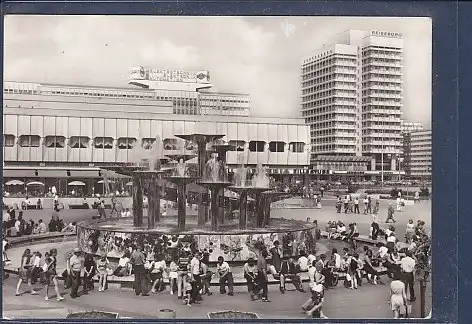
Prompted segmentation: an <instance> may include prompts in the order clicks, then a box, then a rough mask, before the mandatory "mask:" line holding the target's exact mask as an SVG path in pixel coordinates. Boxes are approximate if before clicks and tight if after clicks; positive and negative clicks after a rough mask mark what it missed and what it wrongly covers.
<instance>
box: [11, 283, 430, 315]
mask: <svg viewBox="0 0 472 324" xmlns="http://www.w3.org/2000/svg"><path fill="white" fill-rule="evenodd" d="M15 284H16V279H15V278H14V277H10V278H9V279H6V280H5V282H4V286H3V312H4V313H3V315H4V316H5V317H10V318H11V317H14V318H17V319H21V318H24V319H25V318H40V317H42V318H64V317H65V315H66V312H65V310H67V312H75V311H85V310H102V311H109V312H117V313H119V314H120V315H121V316H124V317H132V318H136V319H150V318H156V317H157V314H158V312H159V310H160V309H164V308H167V309H173V310H175V311H176V313H177V318H181V319H183V318H188V319H205V318H206V314H207V313H208V312H213V311H224V310H239V311H248V312H254V313H257V314H259V315H260V317H261V318H272V319H275V318H292V319H297V318H305V317H304V315H303V313H302V312H301V308H300V307H301V305H302V304H303V303H304V302H305V301H306V299H307V298H308V296H309V294H308V293H300V292H298V291H288V292H286V293H285V294H284V295H282V294H281V293H280V292H279V291H278V289H277V287H276V286H269V299H270V300H271V301H272V302H271V303H263V302H261V301H255V302H252V301H250V299H249V295H248V293H247V291H246V289H245V287H235V295H234V296H233V297H230V296H227V295H220V294H219V293H218V291H217V290H216V289H215V288H213V289H212V291H213V295H212V296H206V297H204V301H203V302H202V303H201V304H199V305H193V306H191V307H189V306H186V305H183V303H182V301H181V300H178V299H177V298H176V296H175V295H174V296H171V295H170V294H169V292H168V291H164V292H162V293H160V294H156V295H154V294H151V295H150V296H148V297H142V296H139V297H137V296H136V295H135V294H134V292H133V291H132V290H131V289H123V288H122V289H109V290H107V291H105V292H98V291H97V290H94V291H92V292H91V293H90V294H89V295H84V296H80V297H79V298H76V299H71V298H69V296H68V294H67V293H68V291H64V290H63V289H62V291H61V293H65V295H64V296H65V300H64V301H62V302H57V301H56V300H55V299H53V298H50V300H49V301H45V300H44V295H43V292H42V291H40V294H39V295H36V296H32V295H29V294H24V295H22V296H15ZM305 288H307V287H306V284H305ZM23 289H27V288H26V286H24V287H23ZM428 291H429V295H430V291H431V289H430V288H428ZM50 294H53V289H50ZM388 300H389V288H388V285H376V286H374V285H370V284H366V283H365V284H364V286H362V287H360V288H359V289H357V290H350V289H346V288H344V287H342V286H341V284H340V285H338V287H336V288H334V289H330V290H327V291H326V293H325V304H324V307H323V311H324V313H325V314H326V316H328V317H329V318H337V319H341V318H351V319H360V318H376V319H389V318H392V312H391V311H390V307H389V304H388ZM33 305H34V306H33ZM430 305H431V304H430V302H429V303H427V312H429V309H430V307H431V306H430ZM413 315H415V316H418V315H419V299H417V301H416V302H415V303H414V304H413Z"/></svg>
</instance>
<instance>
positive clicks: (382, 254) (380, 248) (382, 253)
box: [379, 243, 388, 259]
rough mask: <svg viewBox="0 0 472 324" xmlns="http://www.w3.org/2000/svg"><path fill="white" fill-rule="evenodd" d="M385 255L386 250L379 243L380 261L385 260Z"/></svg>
mask: <svg viewBox="0 0 472 324" xmlns="http://www.w3.org/2000/svg"><path fill="white" fill-rule="evenodd" d="M387 253H388V248H387V247H386V246H385V245H384V244H383V243H379V257H380V258H381V259H385V257H386V256H387Z"/></svg>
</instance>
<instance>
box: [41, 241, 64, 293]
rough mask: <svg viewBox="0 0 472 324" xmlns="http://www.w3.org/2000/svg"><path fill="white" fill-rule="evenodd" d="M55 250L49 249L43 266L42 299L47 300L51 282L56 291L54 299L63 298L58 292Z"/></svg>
mask: <svg viewBox="0 0 472 324" xmlns="http://www.w3.org/2000/svg"><path fill="white" fill-rule="evenodd" d="M56 267H57V250H56V249H51V251H50V252H49V254H48V256H47V258H46V261H45V263H44V266H43V271H44V293H45V295H44V300H49V296H48V293H49V285H50V284H51V282H52V283H53V284H54V290H55V291H56V296H57V297H56V300H57V301H61V300H64V297H62V296H61V293H60V292H59V283H58V282H57V271H56Z"/></svg>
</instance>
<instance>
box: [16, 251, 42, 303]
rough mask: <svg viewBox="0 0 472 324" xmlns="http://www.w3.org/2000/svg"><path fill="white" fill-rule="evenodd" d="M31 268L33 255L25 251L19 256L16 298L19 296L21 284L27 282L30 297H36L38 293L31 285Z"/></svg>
mask: <svg viewBox="0 0 472 324" xmlns="http://www.w3.org/2000/svg"><path fill="white" fill-rule="evenodd" d="M32 266H33V255H32V254H31V251H30V249H26V250H25V252H24V253H23V255H22V256H21V265H20V271H19V279H18V284H17V285H16V294H15V295H16V296H20V288H21V284H22V283H23V282H27V283H28V286H29V287H30V288H31V295H37V294H38V293H37V292H36V290H34V288H33V287H32V285H31V269H32Z"/></svg>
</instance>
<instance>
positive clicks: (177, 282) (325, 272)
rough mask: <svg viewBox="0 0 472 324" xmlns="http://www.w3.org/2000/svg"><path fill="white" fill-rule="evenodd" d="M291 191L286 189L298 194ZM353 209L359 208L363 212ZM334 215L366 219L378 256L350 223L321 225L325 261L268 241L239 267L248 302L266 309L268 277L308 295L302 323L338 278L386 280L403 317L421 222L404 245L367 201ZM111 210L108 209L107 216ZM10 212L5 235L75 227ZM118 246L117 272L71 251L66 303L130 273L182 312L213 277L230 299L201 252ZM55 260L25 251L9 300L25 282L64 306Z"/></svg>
mask: <svg viewBox="0 0 472 324" xmlns="http://www.w3.org/2000/svg"><path fill="white" fill-rule="evenodd" d="M297 188H298V187H295V189H294V188H292V189H289V190H298V189H299V188H298V189H297ZM302 190H303V188H302ZM319 190H320V194H315V193H314V192H311V193H309V198H313V197H316V199H317V201H318V199H321V197H322V196H323V192H324V188H321V189H319ZM112 202H113V201H112ZM99 205H100V206H97V207H98V208H97V210H98V213H99V215H100V216H102V212H103V217H106V215H104V210H105V206H104V202H103V201H100V202H99ZM360 205H363V209H362V210H361V207H360ZM335 208H336V210H337V213H341V212H344V213H355V214H360V213H361V212H362V213H363V214H365V215H367V214H370V215H372V216H371V217H372V223H371V227H370V231H369V237H370V238H371V239H372V240H378V238H379V237H384V238H385V241H386V243H383V242H379V243H378V244H377V247H378V250H377V249H372V248H370V247H368V246H363V248H362V249H359V248H358V246H357V242H356V238H357V237H358V236H359V229H358V227H357V224H356V223H355V222H352V223H350V224H348V225H347V226H346V225H345V224H344V223H343V222H341V221H330V222H328V224H327V226H326V232H327V233H328V238H329V239H333V240H341V241H344V242H347V243H348V244H347V245H345V246H346V247H344V248H343V250H342V252H341V253H338V251H337V249H332V251H331V252H330V253H329V254H321V255H316V253H315V252H316V251H304V250H300V251H298V255H293V256H290V255H289V256H288V255H287V254H286V253H285V252H284V251H282V247H281V246H280V243H279V242H278V241H274V242H273V247H272V248H271V249H270V250H262V251H260V253H259V254H258V256H256V257H250V258H249V259H248V260H247V262H246V263H245V264H244V266H243V271H244V278H245V280H246V283H247V291H248V293H249V297H250V299H251V300H253V301H256V300H261V301H262V302H270V300H269V298H268V283H269V276H272V277H273V278H274V279H276V280H278V281H279V282H280V284H279V290H280V293H281V294H285V293H286V291H287V285H289V284H292V285H293V286H294V287H295V290H298V291H299V292H301V293H305V292H307V291H308V292H309V296H307V297H308V298H307V301H306V302H305V303H304V304H303V305H302V308H303V310H304V312H305V313H306V314H307V316H309V317H316V318H324V317H325V315H324V313H323V302H324V298H325V291H326V290H329V289H332V288H334V287H335V286H336V285H337V282H338V280H339V279H340V278H344V287H346V288H347V289H359V288H360V287H361V286H362V285H363V283H364V281H365V280H367V282H368V283H370V284H373V285H376V284H378V283H382V280H381V276H383V275H385V276H387V277H388V278H390V279H392V281H391V284H390V290H391V301H390V304H391V309H392V311H393V313H394V316H395V318H398V317H401V316H406V317H407V316H408V309H409V307H408V301H410V302H413V301H415V299H416V296H415V290H414V281H415V271H416V269H417V268H418V266H420V265H421V264H423V265H424V264H426V263H429V262H430V257H431V251H430V246H431V242H430V238H429V236H428V235H427V234H426V230H425V223H424V222H423V221H420V220H418V221H417V223H416V224H415V223H414V221H413V220H412V219H410V220H409V222H408V224H407V226H406V228H405V235H404V240H401V239H400V238H399V235H397V234H396V233H395V227H394V226H393V225H388V227H386V228H382V227H381V226H380V225H379V221H378V214H379V201H378V200H377V201H376V202H375V203H374V200H373V199H372V198H371V197H370V195H365V196H364V197H360V196H357V197H356V196H353V195H346V196H344V197H340V196H339V197H338V199H337V202H336V207H335ZM113 209H115V208H114V206H113V208H112V211H113ZM395 211H396V210H395V208H394V207H393V204H390V205H389V207H388V210H387V219H386V221H385V223H389V222H390V221H392V222H395V219H394V213H395ZM16 212H17V211H16V210H14V209H9V210H8V211H7V212H6V213H5V214H4V223H3V225H4V226H3V228H4V236H20V235H29V234H36V233H46V232H61V231H69V230H70V231H75V223H71V224H69V225H65V224H64V222H63V221H62V220H61V219H59V217H58V214H57V212H56V213H54V214H53V216H52V217H51V220H50V222H49V224H47V225H46V224H45V223H44V222H43V221H42V220H39V221H38V223H37V224H36V223H34V222H33V221H31V220H30V221H28V222H26V221H25V220H24V219H23V211H19V212H18V217H16ZM127 213H128V214H127ZM129 213H130V212H129V209H122V210H121V213H118V212H117V213H116V215H117V216H122V217H129V216H130V214H129ZM315 222H316V221H315ZM382 241H383V240H382ZM4 242H5V239H4ZM115 244H116V242H115ZM124 246H126V248H125V249H124V251H122V252H123V254H122V256H121V258H120V259H119V261H118V264H117V265H115V264H114V263H113V262H110V261H109V260H108V257H107V254H103V255H101V256H100V257H99V258H96V257H95V256H93V255H92V254H86V253H83V252H81V251H79V250H78V249H75V250H74V251H73V254H72V255H71V256H70V257H68V258H67V262H66V269H65V270H64V272H63V273H62V276H63V277H64V278H65V288H67V289H69V288H70V289H71V292H70V297H71V298H77V297H78V296H79V295H80V294H79V288H80V287H82V293H81V294H88V293H89V292H90V291H92V290H94V278H98V292H102V291H105V290H106V289H107V288H108V278H109V276H110V275H115V276H129V275H132V274H134V285H133V289H134V292H135V294H136V295H137V296H139V295H142V296H149V295H150V294H158V293H161V292H163V291H165V290H166V289H168V291H169V294H170V295H173V296H175V295H176V297H177V298H178V299H181V300H182V301H183V303H185V305H189V306H191V305H192V304H199V303H201V302H203V296H204V295H208V296H210V295H212V292H211V291H210V282H211V281H212V279H213V278H214V277H217V278H218V280H219V293H220V294H227V295H228V296H233V294H234V291H233V286H234V278H233V272H232V271H233V269H232V267H231V265H230V264H229V263H228V262H227V261H226V260H225V259H224V257H223V256H220V257H218V262H217V264H216V272H213V271H212V269H214V267H212V265H210V262H209V254H208V252H206V251H198V250H195V249H194V248H191V247H190V246H188V247H186V248H183V249H179V250H178V251H177V250H176V251H177V252H178V253H175V254H173V255H172V260H166V258H165V257H164V255H163V252H162V251H160V250H159V249H157V250H156V249H153V248H150V246H149V244H146V242H132V244H128V245H126V244H124ZM4 247H5V243H4ZM4 250H5V248H4ZM56 256H57V250H55V249H52V250H50V251H48V252H46V253H44V255H42V253H40V252H33V253H31V251H30V249H26V250H25V252H24V254H23V255H22V258H21V265H20V272H19V280H18V284H17V290H16V294H17V295H20V294H21V292H20V290H21V286H22V284H23V283H25V282H26V283H27V284H28V285H29V286H30V287H31V288H30V293H31V294H37V291H36V290H35V289H34V286H35V285H37V284H41V285H44V286H45V299H46V300H48V299H49V296H48V288H47V287H49V285H50V284H53V285H54V288H55V290H56V299H57V300H58V301H61V300H63V297H62V296H61V294H60V293H59V288H58V281H57V278H58V276H57V271H56V267H57V259H56ZM6 259H7V258H6ZM4 260H5V256H4ZM169 261H170V262H169ZM380 269H382V271H380ZM302 273H306V274H307V276H308V278H309V283H308V289H305V288H306V287H304V286H303V281H302ZM166 286H168V287H166ZM407 293H409V294H407ZM407 296H409V298H407Z"/></svg>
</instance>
